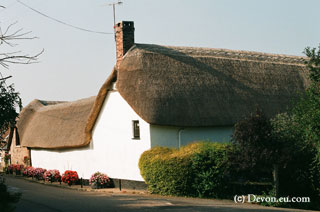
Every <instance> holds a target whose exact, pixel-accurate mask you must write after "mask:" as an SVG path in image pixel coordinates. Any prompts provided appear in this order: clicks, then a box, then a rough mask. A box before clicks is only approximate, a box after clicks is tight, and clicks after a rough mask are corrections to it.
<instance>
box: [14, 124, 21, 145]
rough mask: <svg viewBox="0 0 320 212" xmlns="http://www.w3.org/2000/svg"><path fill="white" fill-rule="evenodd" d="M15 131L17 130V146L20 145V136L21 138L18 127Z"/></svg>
mask: <svg viewBox="0 0 320 212" xmlns="http://www.w3.org/2000/svg"><path fill="white" fill-rule="evenodd" d="M15 131H16V146H20V138H19V133H18V129H17V128H15Z"/></svg>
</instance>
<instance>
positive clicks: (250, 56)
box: [136, 44, 307, 64]
mask: <svg viewBox="0 0 320 212" xmlns="http://www.w3.org/2000/svg"><path fill="white" fill-rule="evenodd" d="M136 47H138V48H139V49H143V50H145V51H148V52H157V53H163V54H169V55H177V56H183V55H185V56H189V55H192V56H197V55H198V56H211V57H225V58H236V59H242V60H243V59H247V60H254V61H269V62H281V63H295V64H304V62H305V60H306V59H307V57H304V56H294V55H286V54H273V53H264V52H256V51H246V50H230V49H221V48H206V47H182V46H163V45H156V44H136Z"/></svg>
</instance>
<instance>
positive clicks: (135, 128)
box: [132, 120, 140, 139]
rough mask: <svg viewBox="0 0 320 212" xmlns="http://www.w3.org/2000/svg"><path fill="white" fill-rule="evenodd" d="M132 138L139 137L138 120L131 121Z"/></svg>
mask: <svg viewBox="0 0 320 212" xmlns="http://www.w3.org/2000/svg"><path fill="white" fill-rule="evenodd" d="M132 130H133V139H140V126H139V120H133V121H132Z"/></svg>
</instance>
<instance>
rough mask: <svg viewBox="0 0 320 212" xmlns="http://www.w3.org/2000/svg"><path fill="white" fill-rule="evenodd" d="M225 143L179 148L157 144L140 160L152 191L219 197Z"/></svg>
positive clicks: (140, 165) (166, 193) (224, 157)
mask: <svg viewBox="0 0 320 212" xmlns="http://www.w3.org/2000/svg"><path fill="white" fill-rule="evenodd" d="M226 146H227V145H226V144H219V143H209V142H197V143H192V144H189V145H187V146H184V147H181V148H180V149H175V148H167V147H155V148H152V149H151V150H148V151H146V152H144V153H143V154H142V155H141V158H140V161H139V168H140V171H141V175H142V176H143V178H144V179H145V182H146V184H147V185H148V190H149V191H150V192H151V193H157V194H162V195H178V196H199V197H209V196H214V197H219V196H220V193H223V189H224V188H225V178H224V177H223V176H224V170H225V168H226V165H225V161H226V151H225V149H226Z"/></svg>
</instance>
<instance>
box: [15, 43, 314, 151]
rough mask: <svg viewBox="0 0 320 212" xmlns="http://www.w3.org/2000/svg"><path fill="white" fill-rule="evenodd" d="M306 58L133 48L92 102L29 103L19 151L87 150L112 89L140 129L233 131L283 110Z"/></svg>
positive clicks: (303, 83) (298, 85)
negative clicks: (257, 115) (258, 115)
mask: <svg viewBox="0 0 320 212" xmlns="http://www.w3.org/2000/svg"><path fill="white" fill-rule="evenodd" d="M305 59H306V58H303V57H296V56H287V55H275V54H265V53H258V52H248V51H232V50H225V49H208V48H191V47H170V46H159V45H147V44H135V45H134V46H133V47H132V48H131V49H130V50H129V51H128V52H127V53H126V55H125V56H124V58H123V60H122V62H121V64H120V66H119V70H116V69H114V70H113V71H112V73H111V75H110V76H109V78H108V79H107V80H106V82H105V83H104V84H103V86H102V87H101V89H100V91H99V93H98V95H97V97H96V98H95V97H91V98H88V99H83V100H79V101H75V102H45V101H40V100H34V101H33V102H31V103H30V104H29V105H28V106H27V107H26V108H24V110H23V111H22V112H21V114H20V120H19V121H18V130H19V135H20V140H21V144H22V145H23V146H28V147H33V148H67V147H80V146H84V145H87V144H89V142H90V141H91V137H92V131H93V128H94V125H95V122H96V120H97V118H98V116H99V113H100V110H101V108H102V106H103V103H104V101H105V98H106V96H107V94H108V92H109V91H110V90H112V83H114V82H116V84H117V89H118V91H119V93H120V95H121V96H122V97H123V98H124V99H125V100H126V101H127V102H128V104H129V105H130V106H131V107H132V108H133V110H134V111H135V112H136V113H137V114H138V115H139V116H140V117H141V118H142V119H144V120H145V121H146V122H148V123H150V124H156V125H169V126H186V127H187V126H199V127H200V126H232V125H234V124H235V123H236V122H237V121H239V120H241V119H242V118H243V117H245V116H247V115H248V114H249V113H251V112H253V111H254V110H255V109H256V107H260V108H261V109H262V110H263V111H264V112H265V113H266V115H267V116H268V117H272V116H274V115H275V114H277V113H280V112H284V111H286V110H287V108H288V106H290V103H291V102H292V101H293V100H294V99H296V98H297V97H298V96H299V93H302V92H303V91H304V90H305V88H306V87H307V86H308V80H307V69H306V68H305V65H304V60H305Z"/></svg>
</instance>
